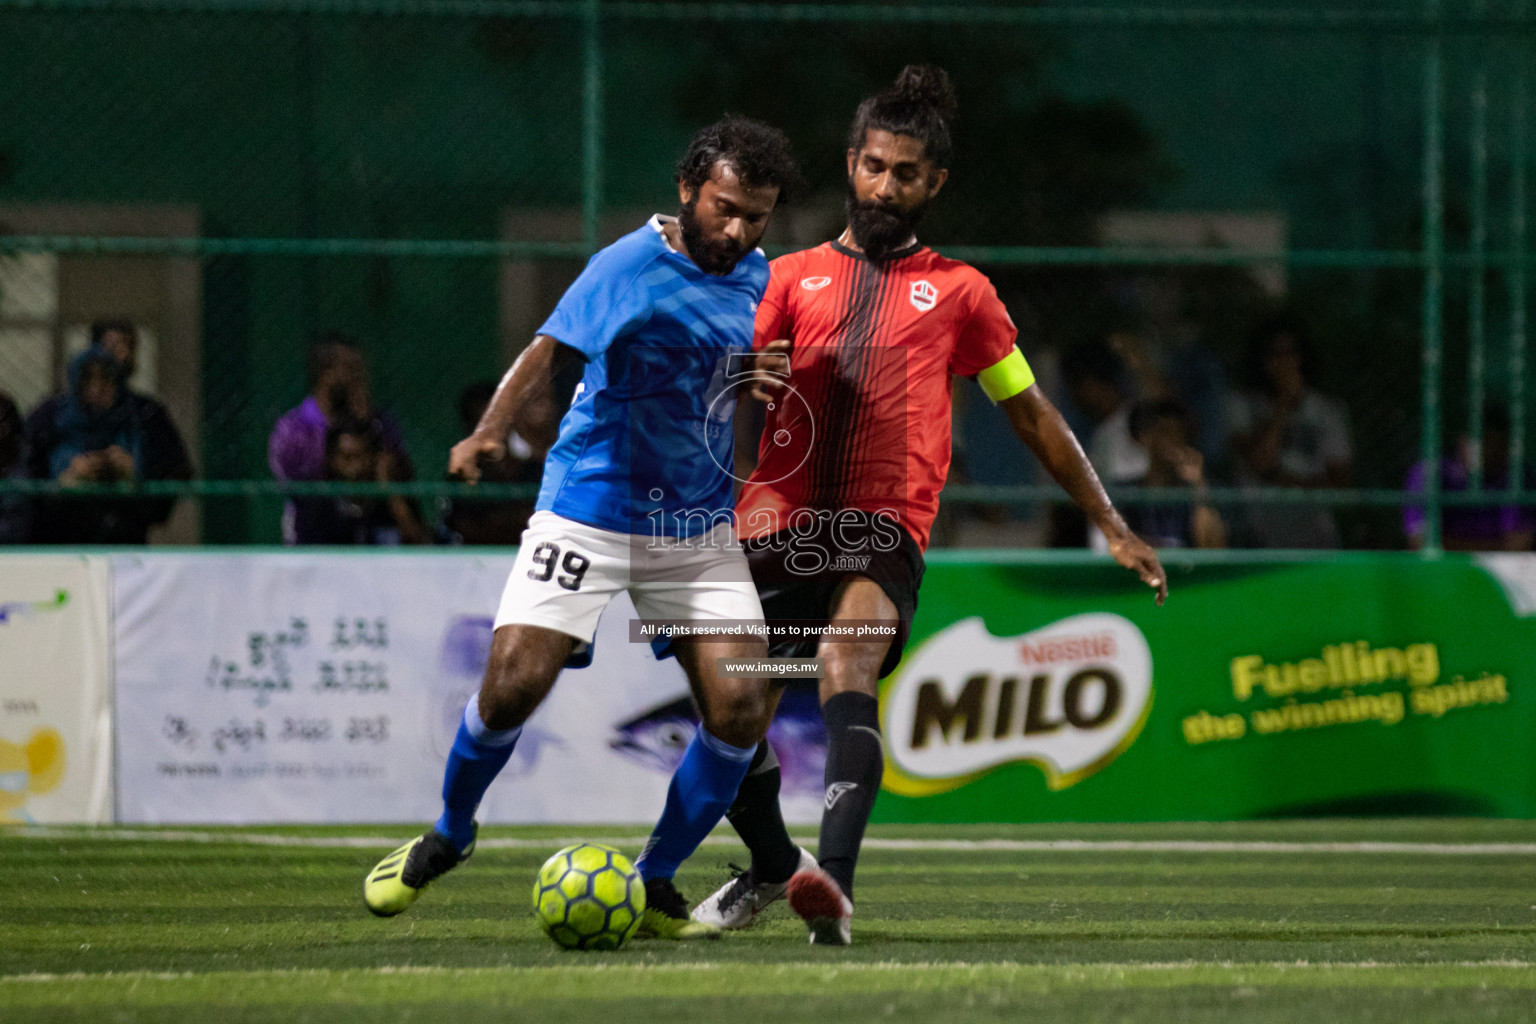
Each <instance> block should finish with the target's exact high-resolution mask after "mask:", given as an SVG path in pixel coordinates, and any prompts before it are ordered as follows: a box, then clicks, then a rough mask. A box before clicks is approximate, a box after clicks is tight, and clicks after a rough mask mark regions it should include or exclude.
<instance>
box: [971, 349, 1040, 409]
mask: <svg viewBox="0 0 1536 1024" xmlns="http://www.w3.org/2000/svg"><path fill="white" fill-rule="evenodd" d="M1034 382H1035V371H1034V370H1031V369H1030V368H1029V364H1028V363H1027V362H1025V361H1024V353H1023V352H1020V351H1019V350H1018V349H1014V350H1013V351H1012V352H1009V353H1008V354H1007V355H1006V356H1004V357H1003V358H1002V359H999V360H998V361H997V362H995V363H993V364H992V365H991V366H989V367H987V368H986V369H985V370H982V371H981V372H980V373H978V374H977V375H976V383H978V384H980V385H981V390H983V391H985V392H986V393H987V397H988V398H990V399H992V402H993V404H996V403H998V402H1001V401H1002V400H1003V399H1005V398H1012V397H1013V396H1014V395H1016V394H1018V393H1019V392H1021V391H1023V390H1024V389H1025V388H1027V387H1029V386H1030V385H1031V384H1033V383H1034Z"/></svg>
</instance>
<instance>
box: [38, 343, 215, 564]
mask: <svg viewBox="0 0 1536 1024" xmlns="http://www.w3.org/2000/svg"><path fill="white" fill-rule="evenodd" d="M138 356H139V332H138V328H137V327H135V326H134V324H133V322H132V321H130V320H122V319H108V320H97V321H96V322H95V323H93V324H91V345H90V348H89V349H87V350H86V351H85V352H84V353H82V354H81V355H79V356H76V357H75V359H74V360H73V361H72V362H71V364H70V369H69V381H70V383H69V387H68V388H67V389H66V390H65V391H64V392H63V393H62V394H58V395H55V396H53V397H52V398H49V399H47V400H46V401H44V402H43V403H42V404H41V405H39V406H38V407H37V408H36V409H34V410H33V411H32V415H31V416H29V417H28V418H27V437H28V456H27V472H28V473H29V475H31V476H32V477H33V478H35V479H39V480H60V479H63V478H62V477H61V473H62V472H63V469H62V468H61V467H57V466H53V465H50V463H51V462H52V461H53V459H54V457H55V456H56V455H57V454H58V453H59V452H60V451H62V450H65V449H67V448H69V447H70V445H72V444H75V443H78V442H79V441H80V440H81V439H82V438H84V439H91V438H98V437H100V436H102V434H101V430H102V429H103V428H102V425H103V424H106V423H113V424H116V425H117V426H116V427H114V428H112V429H114V430H117V431H118V432H119V436H120V438H121V439H126V440H127V441H128V442H130V443H129V444H116V445H102V446H100V447H99V448H98V449H91V450H87V451H78V452H76V453H75V454H76V455H90V454H91V452H92V451H98V450H99V451H102V452H108V453H111V452H112V449H113V448H114V447H115V448H117V449H118V451H120V452H121V453H122V454H117V453H112V454H111V455H110V456H108V455H102V456H100V457H91V458H85V459H81V460H80V462H79V464H78V465H76V466H75V467H74V471H73V472H70V473H69V474H68V479H67V480H65V481H64V482H74V483H85V482H94V483H101V482H108V481H112V482H131V481H134V480H190V479H192V460H191V458H190V457H189V456H188V455H187V446H186V444H185V443H183V441H182V439H181V433H180V431H178V430H177V429H176V424H175V423H174V422H173V421H172V420H171V414H170V412H169V411H168V410H167V409H166V407H165V405H164V404H162V403H161V402H160V401H158V400H157V399H155V398H152V397H151V396H149V395H145V394H141V393H140V392H137V391H134V390H133V389H131V388H130V387H129V386H128V379H129V378H130V377H132V376H133V372H134V370H135V369H137V367H138ZM108 363H110V364H111V366H113V367H115V371H111V372H109V370H108V369H107V364H108ZM88 367H89V369H87V368H88ZM87 373H88V375H89V376H90V382H91V387H92V394H93V395H95V396H96V397H98V398H100V397H103V396H105V394H106V389H107V384H106V377H107V376H111V377H112V382H111V392H112V395H113V398H112V405H111V408H100V407H93V406H87V405H85V404H82V399H81V395H80V393H79V387H80V385H81V383H82V382H81V381H80V379H79V375H80V374H87ZM88 423H89V425H88ZM175 507H176V498H175V497H173V496H158V497H149V496H143V497H132V498H84V499H81V498H71V499H57V498H39V499H36V501H35V502H34V503H33V518H32V530H33V532H32V540H33V541H34V542H36V543H39V544H49V543H56V544H143V543H145V542H146V541H147V540H148V535H149V528H150V527H152V526H158V525H159V524H161V523H163V522H165V521H166V520H167V519H169V518H170V517H171V512H172V511H174V509H175Z"/></svg>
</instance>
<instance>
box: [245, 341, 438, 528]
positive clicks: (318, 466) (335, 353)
mask: <svg viewBox="0 0 1536 1024" xmlns="http://www.w3.org/2000/svg"><path fill="white" fill-rule="evenodd" d="M342 420H355V421H357V422H360V423H363V424H366V425H368V426H369V427H371V428H372V429H373V431H374V433H375V434H376V435H377V437H378V444H379V458H378V462H379V464H380V466H381V467H382V473H383V475H382V476H380V477H378V479H381V480H384V481H386V482H390V481H393V482H400V481H406V480H414V479H415V477H416V474H415V470H414V469H413V468H412V466H411V459H410V456H409V455H408V454H407V453H406V449H405V441H404V438H403V437H402V436H401V433H400V427H399V425H398V424H396V422H395V421H394V418H393V417H391V416H390V415H389V414H388V413H386V412H382V411H380V410H378V409H375V408H374V406H373V402H372V399H371V397H370V395H369V391H368V371H367V368H366V366H364V364H363V350H362V345H361V343H360V342H359V341H358V340H357V339H356V338H354V337H352V336H351V335H349V334H344V333H342V332H340V331H328V332H326V333H325V334H322V335H320V336H319V337H318V338H316V339H315V341H314V343H313V344H311V345H310V349H309V395H308V397H306V398H305V399H304V401H303V402H301V403H299V404H298V405H297V406H295V407H294V408H292V409H290V410H288V411H287V412H286V413H284V414H283V415H282V416H281V417H280V418H279V419H278V421H277V423H276V425H274V426H273V428H272V435H271V437H270V438H268V440H267V465H268V466H269V467H271V469H272V474H273V476H275V477H277V478H278V479H279V480H321V479H324V477H325V472H326V438H327V434H328V431H329V430H330V428H331V426H332V425H333V424H335V423H338V422H340V421H342ZM368 479H370V480H372V479H375V476H373V475H370V476H369V477H368ZM408 504H409V506H410V512H411V514H410V516H409V517H408V518H409V524H408V525H406V526H402V527H401V537H402V539H403V540H404V541H405V542H407V543H413V544H414V543H419V542H421V541H423V540H424V539H425V538H426V529H425V527H423V526H422V522H421V516H420V513H419V511H418V510H417V509H416V507H415V505H414V503H408ZM295 515H296V506H295V504H294V502H293V501H292V500H290V501H288V502H287V504H286V505H285V506H284V507H283V543H285V544H296V543H300V541H299V539H298V535H297V533H296V532H295V530H296V527H295Z"/></svg>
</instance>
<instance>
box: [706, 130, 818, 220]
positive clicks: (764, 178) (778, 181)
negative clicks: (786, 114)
mask: <svg viewBox="0 0 1536 1024" xmlns="http://www.w3.org/2000/svg"><path fill="white" fill-rule="evenodd" d="M721 162H724V163H727V164H730V166H731V169H732V170H734V171H735V172H736V175H737V177H739V178H740V179H741V182H742V184H743V185H746V186H748V187H749V188H773V187H777V188H778V190H779V201H778V204H779V205H780V206H783V205H784V204H785V203H787V202H789V201H790V200H791V199H792V198H793V197H794V195H795V194H796V193H797V192H798V191H799V190H800V187H801V180H800V168H799V167H797V166H796V165H795V154H794V151H793V150H792V149H791V147H790V144H789V136H787V135H785V134H784V133H783V132H781V131H779V130H778V129H777V128H775V127H773V126H772V125H767V124H764V123H763V122H761V121H754V120H752V119H751V118H747V117H738V116H737V115H735V114H727V115H726V116H725V117H724V118H722V119H720V120H719V121H716V122H715V123H714V124H712V125H710V126H709V127H707V128H701V129H700V130H699V132H698V134H696V135H695V136H694V137H693V141H692V142H690V143H689V144H688V152H686V153H684V154H683V158H682V159H681V160H679V161H678V162H677V180H678V183H679V184H681V185H683V186H684V187H685V188H688V189H691V190H692V191H693V192H695V193H697V192H698V190H699V188H700V187H702V186H703V184H704V183H705V182H706V181H708V180H709V177H710V174H711V173H712V172H713V171H714V169H715V164H718V163H721Z"/></svg>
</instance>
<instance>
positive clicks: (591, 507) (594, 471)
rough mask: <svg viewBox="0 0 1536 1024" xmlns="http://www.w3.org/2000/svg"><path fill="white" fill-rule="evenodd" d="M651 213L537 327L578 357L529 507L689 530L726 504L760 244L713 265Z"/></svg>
mask: <svg viewBox="0 0 1536 1024" xmlns="http://www.w3.org/2000/svg"><path fill="white" fill-rule="evenodd" d="M662 223H663V222H662V218H661V217H660V216H656V217H653V218H651V220H650V222H649V223H648V224H646V225H645V226H644V227H642V228H640V229H638V230H636V231H633V232H631V233H629V234H628V235H625V236H624V237H623V238H621V239H619V240H618V241H617V242H614V243H613V244H612V245H610V246H608V247H607V248H606V249H603V250H602V251H601V252H599V253H598V254H597V255H595V256H593V257H592V259H591V260H589V261H588V263H587V267H586V269H585V270H583V271H582V272H581V276H580V277H578V278H577V279H576V282H575V283H574V284H572V285H571V287H570V288H569V289H567V291H566V293H565V295H564V296H562V297H561V299H560V302H559V304H558V305H557V306H556V307H555V311H554V312H553V313H552V314H550V317H549V319H548V320H547V321H545V323H544V326H542V327H540V328H539V330H538V333H539V334H544V335H548V336H549V337H551V338H554V339H556V340H557V341H560V342H563V343H564V344H566V345H569V346H570V347H571V348H574V349H576V350H577V351H578V352H580V353H581V354H582V355H584V356H585V357H586V359H587V367H586V371H585V373H584V374H583V375H582V378H581V384H580V385H579V386H578V387H577V389H576V396H575V398H574V400H573V401H572V403H571V408H570V410H569V411H567V412H566V414H565V418H564V419H563V420H561V421H560V437H559V440H557V441H556V442H555V446H554V447H553V448H551V449H550V452H549V457H548V459H546V460H545V463H544V483H543V486H542V487H541V488H540V490H539V500H538V504H537V506H536V507H537V508H538V509H539V510H541V511H542V510H547V511H550V512H554V513H555V514H556V515H560V516H564V517H565V518H567V519H573V520H575V521H576V522H579V523H585V524H587V525H588V526H596V527H599V528H601V529H605V530H613V531H615V532H618V533H630V534H647V535H656V534H658V533H664V534H666V535H667V536H673V537H676V536H691V535H692V534H695V533H698V532H701V531H702V530H704V529H706V528H709V527H712V526H713V525H714V523H715V522H716V521H718V519H716V517H718V516H721V515H728V514H730V510H731V504H732V479H733V478H732V475H731V472H730V470H731V467H732V459H733V455H734V448H733V444H732V440H733V438H732V433H733V432H732V427H731V421H732V415H733V413H734V412H735V408H736V401H735V399H736V395H737V392H738V391H742V390H744V387H739V386H738V385H740V384H742V378H740V377H739V376H738V374H737V371H738V370H739V368H740V366H741V362H742V360H741V355H742V354H743V353H745V352H748V351H750V349H751V347H752V325H753V319H754V316H755V314H756V312H757V304H758V302H759V301H760V300H761V299H762V297H763V290H764V289H765V288H766V287H767V284H768V261H767V259H766V258H765V257H764V256H763V254H762V252H761V250H755V251H753V252H751V253H748V254H747V256H746V257H745V258H743V259H742V260H741V262H740V263H738V264H736V268H735V269H734V270H733V271H732V272H731V273H730V274H727V275H725V276H723V277H717V276H715V275H713V274H706V273H705V272H704V271H702V270H700V269H699V268H698V265H697V264H695V263H694V262H693V261H692V260H691V259H689V258H688V257H686V256H684V255H682V254H681V253H679V252H677V251H676V250H674V249H673V248H672V247H671V246H669V245H668V244H667V241H666V239H665V238H664V237H663V236H662V233H661V228H662Z"/></svg>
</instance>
